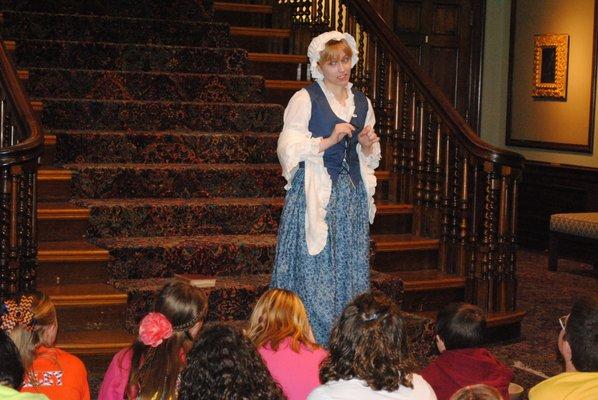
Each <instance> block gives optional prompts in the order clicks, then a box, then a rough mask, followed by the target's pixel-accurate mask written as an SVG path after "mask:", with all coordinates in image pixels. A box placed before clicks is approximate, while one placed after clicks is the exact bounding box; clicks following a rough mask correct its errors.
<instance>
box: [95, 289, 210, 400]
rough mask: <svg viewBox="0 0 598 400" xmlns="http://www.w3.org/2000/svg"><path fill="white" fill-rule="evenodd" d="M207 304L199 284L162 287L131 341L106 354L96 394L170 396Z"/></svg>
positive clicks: (104, 398) (107, 399)
mask: <svg viewBox="0 0 598 400" xmlns="http://www.w3.org/2000/svg"><path fill="white" fill-rule="evenodd" d="M207 308H208V300H207V298H206V296H205V294H204V293H203V292H202V291H201V289H198V288H196V287H193V286H191V285H189V284H187V283H184V282H174V283H169V284H167V285H166V286H164V287H163V288H162V290H161V291H160V293H159V294H158V297H157V299H156V304H155V305H154V312H151V313H149V314H148V315H146V316H145V317H144V318H143V319H142V320H141V323H140V324H139V338H138V339H137V341H136V342H135V343H133V345H132V346H131V347H127V348H126V349H123V350H121V351H120V352H118V353H116V355H115V356H114V358H113V359H112V362H111V363H110V366H109V367H108V370H107V371H106V375H105V376H104V381H103V382H102V386H101V387H100V393H99V396H98V399H99V400H122V399H137V398H139V399H168V400H169V399H176V393H177V390H178V384H179V378H180V373H181V371H182V370H183V368H184V367H185V364H186V359H185V354H186V353H187V351H189V350H190V349H191V347H192V345H193V341H194V340H195V338H196V337H197V335H198V333H199V330H200V329H201V326H202V324H203V320H204V318H205V316H206V313H207Z"/></svg>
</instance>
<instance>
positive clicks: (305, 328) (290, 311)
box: [247, 289, 327, 400]
mask: <svg viewBox="0 0 598 400" xmlns="http://www.w3.org/2000/svg"><path fill="white" fill-rule="evenodd" d="M247 336H248V337H249V339H250V340H251V341H252V342H253V344H254V345H255V346H256V348H257V349H258V351H259V353H260V355H261V356H262V358H263V359H264V362H265V363H266V366H267V367H268V370H269V371H270V373H271V374H272V376H273V377H274V380H276V381H277V382H278V383H279V384H280V386H282V389H283V391H284V393H285V395H286V396H287V398H288V399H289V400H305V398H306V397H307V395H308V394H309V393H310V392H311V391H312V390H313V389H314V388H315V387H316V386H318V385H319V384H320V378H319V373H320V362H321V361H322V360H323V359H324V357H326V355H327V352H326V351H325V350H324V349H322V348H321V347H319V346H318V345H317V344H316V343H315V342H314V337H313V334H312V331H311V328H310V326H309V321H308V320H307V312H306V311H305V307H304V306H303V302H302V301H301V299H300V298H299V296H297V295H296V294H295V293H293V292H291V291H289V290H285V289H270V290H268V291H266V292H265V293H264V294H263V295H262V296H261V297H260V299H259V300H258V302H257V304H256V305H255V307H254V309H253V312H252V314H251V317H250V318H249V329H248V330H247Z"/></svg>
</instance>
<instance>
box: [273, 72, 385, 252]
mask: <svg viewBox="0 0 598 400" xmlns="http://www.w3.org/2000/svg"><path fill="white" fill-rule="evenodd" d="M316 82H318V84H319V85H320V87H321V88H322V91H323V92H324V94H325V95H326V99H327V100H328V103H329V104H330V107H331V108H332V111H333V112H334V113H335V114H336V116H337V117H339V118H340V119H342V120H344V121H347V122H349V121H351V118H352V117H353V113H354V111H355V103H354V99H353V92H352V91H351V87H352V86H353V85H352V84H351V83H349V85H348V86H347V92H348V98H347V100H346V101H345V105H344V106H343V105H341V104H340V103H339V102H338V101H337V100H336V98H335V97H334V94H332V93H331V92H330V91H329V90H328V89H327V88H326V85H324V82H323V81H322V80H319V79H318V80H317V81H316ZM367 101H368V111H367V115H366V119H365V125H364V126H371V127H372V128H373V127H374V124H375V123H376V119H375V117H374V111H373V109H372V103H371V102H370V99H367ZM310 118H311V98H310V97H309V93H308V92H307V90H305V89H301V90H300V91H298V92H296V93H295V94H294V95H293V97H291V100H289V104H288V106H287V108H286V109H285V111H284V126H283V128H282V132H281V133H280V136H279V138H278V149H277V152H278V159H279V161H280V165H281V166H282V175H283V176H284V177H285V179H286V180H287V184H286V186H285V187H284V188H285V189H286V190H289V189H290V188H291V184H292V182H293V177H294V176H295V172H297V168H298V167H299V163H300V162H301V161H303V162H305V199H306V205H307V208H306V212H305V236H306V241H307V250H308V251H309V254H311V255H316V254H318V253H320V252H321V251H322V249H324V247H325V246H326V239H327V237H328V225H327V224H326V219H325V218H326V207H327V206H328V201H329V200H330V193H331V191H332V180H331V179H330V175H328V170H327V169H326V167H325V166H324V152H323V151H322V152H320V142H321V141H322V137H312V132H309V129H308V126H309V120H310ZM357 154H358V155H359V164H360V165H359V167H360V170H361V179H362V180H363V183H364V185H365V189H366V192H367V194H368V204H369V221H370V224H371V223H373V222H374V216H375V215H376V206H375V204H374V192H375V191H376V176H375V175H374V169H376V168H378V165H379V163H380V157H381V156H380V143H374V145H373V146H372V152H371V154H370V155H369V156H366V155H365V154H364V153H363V152H362V150H361V144H359V143H357Z"/></svg>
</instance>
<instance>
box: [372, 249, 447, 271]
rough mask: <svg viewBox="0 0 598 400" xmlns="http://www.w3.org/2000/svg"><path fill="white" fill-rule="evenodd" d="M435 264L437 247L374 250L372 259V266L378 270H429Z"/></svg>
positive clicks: (436, 261) (436, 264)
mask: <svg viewBox="0 0 598 400" xmlns="http://www.w3.org/2000/svg"><path fill="white" fill-rule="evenodd" d="M437 266H438V250H437V249H425V250H398V251H383V252H382V251H376V258H375V261H374V268H375V269H376V270H377V271H380V272H398V271H417V270H429V269H436V268H437Z"/></svg>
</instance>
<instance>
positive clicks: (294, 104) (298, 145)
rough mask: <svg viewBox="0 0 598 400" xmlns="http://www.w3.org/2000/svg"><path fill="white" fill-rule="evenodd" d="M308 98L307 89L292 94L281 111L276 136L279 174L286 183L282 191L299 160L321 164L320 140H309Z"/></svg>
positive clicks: (288, 183)
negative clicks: (280, 120) (280, 127)
mask: <svg viewBox="0 0 598 400" xmlns="http://www.w3.org/2000/svg"><path fill="white" fill-rule="evenodd" d="M310 118H311V99H310V97H309V93H307V90H305V89H302V90H300V91H298V92H296V93H295V94H294V95H293V97H291V100H289V104H288V105H287V108H286V109H285V110H284V125H283V128H282V132H281V133H280V136H279V137H278V147H277V153H278V160H279V161H280V165H281V166H282V175H283V176H284V178H285V179H286V180H287V184H286V186H285V189H287V190H288V189H290V187H291V182H292V180H293V176H294V175H295V172H296V171H297V168H298V165H299V163H300V162H301V161H305V162H313V163H316V164H319V165H323V164H324V159H323V156H324V152H320V142H321V141H322V138H321V137H318V138H312V133H311V132H309V129H308V126H309V120H310Z"/></svg>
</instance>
